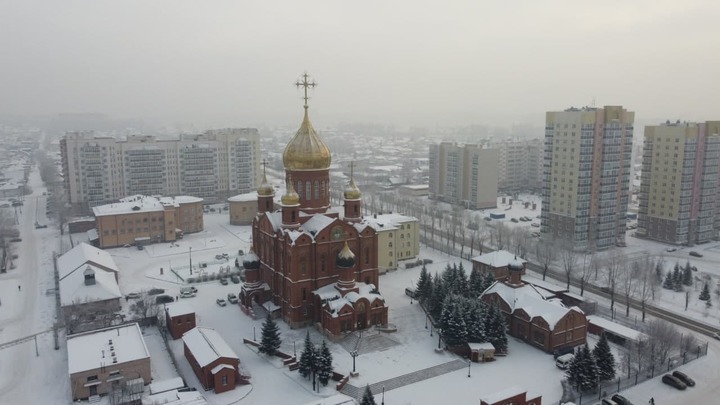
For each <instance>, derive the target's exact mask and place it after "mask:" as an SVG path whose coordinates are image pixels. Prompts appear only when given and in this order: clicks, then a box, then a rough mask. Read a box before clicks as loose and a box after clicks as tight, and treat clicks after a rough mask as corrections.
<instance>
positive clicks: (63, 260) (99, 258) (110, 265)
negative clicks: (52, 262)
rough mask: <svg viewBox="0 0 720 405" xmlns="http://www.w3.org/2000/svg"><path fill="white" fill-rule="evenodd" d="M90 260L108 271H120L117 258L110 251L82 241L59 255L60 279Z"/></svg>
mask: <svg viewBox="0 0 720 405" xmlns="http://www.w3.org/2000/svg"><path fill="white" fill-rule="evenodd" d="M88 262H90V263H92V264H95V265H96V266H98V267H101V268H103V269H105V270H106V271H113V272H117V271H118V267H117V265H116V264H115V260H113V258H112V256H110V253H108V252H106V251H104V250H102V249H98V248H96V247H94V246H90V245H88V244H87V243H80V244H78V245H77V246H75V247H74V248H72V249H70V250H69V251H68V252H67V253H65V254H64V255H62V256H60V257H58V259H57V265H58V273H59V275H60V279H63V278H64V277H66V276H67V275H68V274H70V273H71V272H73V271H74V270H75V269H77V268H78V267H80V266H82V265H83V264H85V263H88Z"/></svg>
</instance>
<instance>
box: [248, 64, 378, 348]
mask: <svg viewBox="0 0 720 405" xmlns="http://www.w3.org/2000/svg"><path fill="white" fill-rule="evenodd" d="M295 84H296V85H297V86H298V87H302V88H303V91H304V97H303V99H304V106H303V108H304V116H303V120H302V123H301V124H300V128H299V129H298V131H297V133H296V134H295V136H293V138H292V139H291V140H290V142H289V143H288V144H287V146H286V147H285V150H284V152H283V165H284V167H285V184H286V188H285V194H284V195H282V197H281V204H280V208H279V209H277V210H274V206H273V200H274V198H275V191H274V189H273V187H272V186H271V185H270V184H269V182H268V181H267V177H266V175H265V173H264V172H263V180H262V183H261V185H260V187H259V188H258V190H257V191H258V200H257V215H256V216H255V218H254V219H253V223H252V251H251V252H250V254H248V255H245V257H244V260H243V267H244V268H245V281H244V283H243V285H242V289H241V292H240V299H241V303H242V305H243V306H245V307H246V308H252V306H253V304H257V305H262V306H263V307H264V308H265V309H266V310H268V311H269V312H271V313H272V314H273V315H274V316H276V317H281V318H282V319H283V320H284V321H285V322H286V323H287V324H288V325H290V327H291V328H295V327H303V326H307V325H315V326H317V327H319V328H321V329H322V330H323V331H324V332H325V333H326V334H329V335H334V336H338V335H342V334H343V333H346V332H351V331H355V330H362V329H366V328H368V327H371V326H374V325H386V324H387V322H388V318H387V316H388V307H387V305H386V304H385V299H384V298H383V296H382V295H381V294H380V290H379V280H378V258H377V251H378V246H377V244H378V236H377V233H376V231H375V230H374V229H373V227H372V226H370V224H368V223H366V222H365V221H364V220H363V217H362V214H361V192H360V190H359V188H358V187H357V185H356V184H355V180H354V176H353V173H351V175H350V180H349V182H348V183H347V185H346V187H345V189H344V190H343V207H332V206H331V205H330V162H331V154H330V149H329V148H328V147H327V145H326V144H325V143H324V142H323V140H322V139H321V138H320V136H319V135H318V134H317V132H316V131H315V129H314V128H313V126H312V124H311V122H310V118H309V117H308V103H307V101H308V96H307V92H308V89H309V88H313V87H315V86H316V83H315V81H312V80H310V78H309V76H308V75H307V74H304V75H303V76H302V77H301V80H298V81H297V83H295Z"/></svg>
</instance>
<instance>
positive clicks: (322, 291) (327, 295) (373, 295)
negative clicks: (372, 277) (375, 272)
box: [313, 283, 385, 317]
mask: <svg viewBox="0 0 720 405" xmlns="http://www.w3.org/2000/svg"><path fill="white" fill-rule="evenodd" d="M335 286H336V284H328V285H326V286H324V287H320V288H318V289H317V290H315V291H313V294H315V295H317V296H318V297H320V299H322V300H328V301H327V304H328V307H329V308H330V312H331V314H332V316H333V317H336V316H337V315H338V311H339V310H340V309H341V308H342V307H344V306H345V305H350V306H352V304H353V303H355V302H357V300H359V299H361V298H365V299H366V300H368V302H369V303H370V304H371V305H372V303H374V302H375V301H377V300H380V301H382V302H385V298H384V297H383V296H382V295H381V294H380V293H379V292H373V291H377V289H376V288H375V285H374V284H365V283H355V286H356V287H358V292H355V291H350V292H348V293H347V294H345V296H342V294H341V293H340V291H338V289H337V288H335Z"/></svg>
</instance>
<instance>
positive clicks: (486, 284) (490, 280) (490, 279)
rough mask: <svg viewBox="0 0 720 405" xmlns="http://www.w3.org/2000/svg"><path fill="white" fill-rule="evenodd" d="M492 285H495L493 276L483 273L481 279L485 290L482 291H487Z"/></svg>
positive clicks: (490, 273)
mask: <svg viewBox="0 0 720 405" xmlns="http://www.w3.org/2000/svg"><path fill="white" fill-rule="evenodd" d="M493 283H495V275H493V273H492V272H490V271H489V272H487V273H485V276H484V278H483V286H484V287H485V288H483V291H485V290H487V289H488V288H489V287H490V286H491V285H493Z"/></svg>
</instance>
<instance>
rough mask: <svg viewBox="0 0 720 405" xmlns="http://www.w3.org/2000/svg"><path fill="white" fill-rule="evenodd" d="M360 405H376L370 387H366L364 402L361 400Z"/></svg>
mask: <svg viewBox="0 0 720 405" xmlns="http://www.w3.org/2000/svg"><path fill="white" fill-rule="evenodd" d="M360 405H375V397H373V394H372V391H370V386H369V385H365V392H364V393H363V396H362V400H360Z"/></svg>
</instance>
